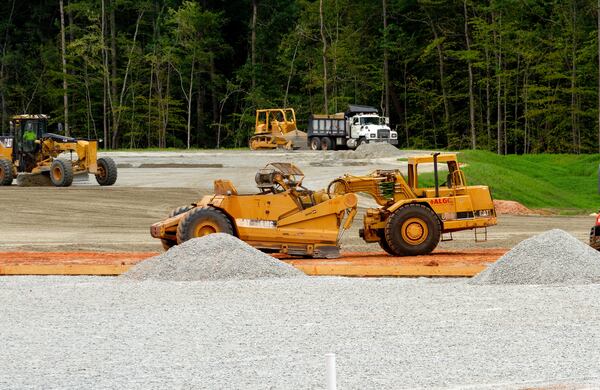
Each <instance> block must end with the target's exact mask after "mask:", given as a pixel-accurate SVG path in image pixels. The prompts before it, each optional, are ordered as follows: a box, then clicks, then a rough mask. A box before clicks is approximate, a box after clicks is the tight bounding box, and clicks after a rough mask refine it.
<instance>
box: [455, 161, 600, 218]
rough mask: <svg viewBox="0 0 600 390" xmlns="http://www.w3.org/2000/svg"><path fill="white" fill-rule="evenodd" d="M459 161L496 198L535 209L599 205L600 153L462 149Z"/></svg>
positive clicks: (578, 209) (583, 209)
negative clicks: (518, 153) (509, 152)
mask: <svg viewBox="0 0 600 390" xmlns="http://www.w3.org/2000/svg"><path fill="white" fill-rule="evenodd" d="M459 161H461V162H463V163H466V164H467V165H466V166H465V167H464V168H463V170H464V171H465V175H466V176H467V182H468V183H469V184H485V185H488V186H489V187H490V188H491V189H492V195H493V196H494V198H495V199H505V200H515V201H517V202H520V203H522V204H523V205H525V206H527V207H529V208H534V209H550V210H553V211H555V212H558V213H561V214H585V213H590V212H594V211H597V210H598V208H600V195H598V164H600V155H598V154H594V155H575V154H537V155H524V156H516V155H509V156H498V155H496V154H494V153H490V152H483V151H470V150H469V151H463V152H461V153H460V155H459Z"/></svg>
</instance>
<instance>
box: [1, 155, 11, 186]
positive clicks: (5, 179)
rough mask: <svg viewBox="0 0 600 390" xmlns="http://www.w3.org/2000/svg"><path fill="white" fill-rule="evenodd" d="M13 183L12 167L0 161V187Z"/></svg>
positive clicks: (4, 161) (9, 163)
mask: <svg viewBox="0 0 600 390" xmlns="http://www.w3.org/2000/svg"><path fill="white" fill-rule="evenodd" d="M12 182H13V166H12V163H11V162H10V161H8V160H0V186H9V185H11V184H12Z"/></svg>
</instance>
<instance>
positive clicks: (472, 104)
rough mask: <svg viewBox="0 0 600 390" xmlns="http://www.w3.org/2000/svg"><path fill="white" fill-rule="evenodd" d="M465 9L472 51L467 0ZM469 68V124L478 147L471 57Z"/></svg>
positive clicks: (467, 35)
mask: <svg viewBox="0 0 600 390" xmlns="http://www.w3.org/2000/svg"><path fill="white" fill-rule="evenodd" d="M463 6H464V11H465V41H466V43H467V51H468V52H469V55H470V51H471V40H470V39H469V15H468V13H467V0H463ZM467 68H468V71H469V124H470V128H471V148H472V149H477V135H476V134H475V97H474V96H473V67H472V65H471V59H470V58H469V59H468V60H467Z"/></svg>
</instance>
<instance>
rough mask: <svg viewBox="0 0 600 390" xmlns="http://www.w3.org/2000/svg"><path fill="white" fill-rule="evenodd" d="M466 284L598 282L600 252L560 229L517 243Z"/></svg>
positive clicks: (599, 277) (573, 283)
mask: <svg viewBox="0 0 600 390" xmlns="http://www.w3.org/2000/svg"><path fill="white" fill-rule="evenodd" d="M469 283H471V284H550V285H557V284H558V285H575V284H592V283H600V253H599V252H598V251H596V250H594V249H592V248H591V247H589V246H588V245H586V244H584V243H583V242H581V241H579V240H578V239H576V238H575V237H573V236H572V235H570V234H569V233H567V232H565V231H564V230H560V229H553V230H548V231H546V232H544V233H541V234H539V235H537V236H534V237H531V238H528V239H527V240H523V241H521V242H520V243H519V244H518V245H516V246H515V247H514V248H513V249H511V250H510V251H509V252H507V253H506V254H504V256H502V257H501V258H500V259H499V260H498V261H496V262H495V263H494V264H492V265H490V266H489V267H488V268H487V269H486V270H485V271H483V272H481V273H480V274H478V275H477V276H475V277H473V278H472V279H471V280H470V281H469Z"/></svg>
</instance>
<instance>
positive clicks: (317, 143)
mask: <svg viewBox="0 0 600 390" xmlns="http://www.w3.org/2000/svg"><path fill="white" fill-rule="evenodd" d="M310 149H311V150H319V149H321V140H320V139H319V137H313V138H311V139H310Z"/></svg>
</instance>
